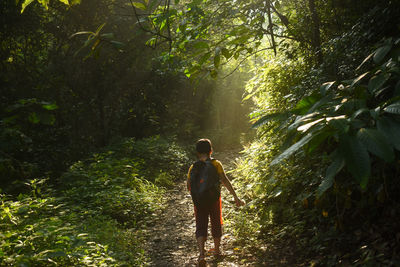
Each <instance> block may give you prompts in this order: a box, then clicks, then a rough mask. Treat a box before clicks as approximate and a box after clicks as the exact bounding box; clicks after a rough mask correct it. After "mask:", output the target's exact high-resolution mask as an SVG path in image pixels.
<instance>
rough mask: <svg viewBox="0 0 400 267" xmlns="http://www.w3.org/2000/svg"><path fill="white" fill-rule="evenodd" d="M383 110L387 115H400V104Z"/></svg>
mask: <svg viewBox="0 0 400 267" xmlns="http://www.w3.org/2000/svg"><path fill="white" fill-rule="evenodd" d="M383 110H384V111H385V112H387V113H393V114H400V102H397V103H394V104H391V105H389V106H387V107H386V108H384V109H383Z"/></svg>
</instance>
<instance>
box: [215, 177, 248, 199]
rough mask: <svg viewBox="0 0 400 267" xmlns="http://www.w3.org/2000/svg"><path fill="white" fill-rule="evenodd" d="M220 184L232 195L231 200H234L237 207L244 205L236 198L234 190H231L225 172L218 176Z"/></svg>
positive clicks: (231, 187)
mask: <svg viewBox="0 0 400 267" xmlns="http://www.w3.org/2000/svg"><path fill="white" fill-rule="evenodd" d="M219 176H220V179H221V183H222V184H223V185H224V186H225V187H226V189H228V191H229V193H231V194H232V195H233V198H234V199H235V203H236V206H237V207H240V206H243V205H244V204H245V203H244V202H243V201H242V200H240V199H239V198H238V196H237V195H236V192H235V189H233V186H232V184H231V181H229V179H228V177H227V176H226V174H225V172H222V173H220V174H219Z"/></svg>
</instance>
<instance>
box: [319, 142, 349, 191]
mask: <svg viewBox="0 0 400 267" xmlns="http://www.w3.org/2000/svg"><path fill="white" fill-rule="evenodd" d="M331 157H333V162H332V163H331V164H330V165H329V167H328V168H327V169H326V174H325V177H324V178H323V179H322V182H321V184H320V185H319V187H318V189H317V196H318V197H320V196H321V195H322V194H323V193H324V192H325V191H326V190H328V189H329V188H331V186H332V185H333V181H334V178H335V176H336V174H338V173H339V172H340V171H341V170H342V169H343V167H344V163H345V160H344V157H343V155H342V154H340V153H339V150H338V149H337V150H335V151H334V152H333V153H332V156H331Z"/></svg>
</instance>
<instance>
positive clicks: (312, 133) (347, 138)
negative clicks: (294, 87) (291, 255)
mask: <svg viewBox="0 0 400 267" xmlns="http://www.w3.org/2000/svg"><path fill="white" fill-rule="evenodd" d="M399 42H400V39H397V40H393V39H387V40H386V41H385V42H384V43H383V45H382V46H380V47H379V48H378V49H376V50H375V51H374V52H373V53H372V54H371V56H369V57H368V58H371V57H373V58H374V61H375V62H379V63H380V64H379V65H378V66H376V67H373V68H372V69H371V70H369V71H367V72H365V73H364V74H362V75H359V76H358V77H356V78H353V79H351V80H346V81H343V82H341V83H340V82H331V83H328V85H329V86H326V85H327V83H325V84H323V85H322V86H321V88H322V90H319V89H318V90H315V92H313V93H312V94H311V95H310V96H307V97H305V98H303V99H301V100H300V101H299V102H298V104H297V105H296V106H295V107H294V108H293V109H292V110H291V111H290V113H291V114H293V115H292V119H290V120H289V121H285V122H284V124H283V125H280V126H279V127H281V128H282V127H285V128H287V129H288V131H289V132H288V135H289V136H290V138H291V139H293V136H295V139H297V140H298V139H300V140H298V141H297V142H296V143H295V144H293V145H292V146H290V147H289V148H288V149H286V150H285V151H284V152H282V154H280V155H279V156H278V157H277V158H276V159H274V160H273V161H272V162H271V164H272V165H273V164H276V163H279V162H281V161H282V160H284V159H286V158H288V157H289V156H290V155H292V154H294V153H295V152H297V151H298V150H299V149H301V148H303V147H306V146H308V151H315V149H317V148H318V147H319V146H326V145H328V147H332V149H331V151H332V150H333V148H334V147H337V149H336V150H334V153H335V161H338V162H342V161H343V160H344V162H345V167H346V168H347V170H348V171H349V172H350V173H351V174H352V176H353V177H354V179H356V181H357V182H358V183H359V184H360V185H361V187H362V188H364V189H365V188H366V186H367V183H368V179H369V176H370V165H371V164H373V161H372V162H371V161H370V155H369V153H371V154H373V155H375V156H377V157H378V158H380V159H382V160H384V161H386V162H388V163H391V162H393V161H394V159H395V154H394V149H395V148H396V147H395V146H394V145H393V142H396V141H392V140H391V139H388V140H387V139H386V138H385V132H384V131H381V130H380V129H379V128H377V125H378V122H379V121H380V120H382V119H383V120H385V121H390V124H392V125H394V127H398V126H397V124H398V120H399V118H397V117H396V114H398V113H397V105H398V104H397V101H398V99H399V98H400V95H398V94H397V92H396V91H395V86H396V84H397V83H398V81H399V80H400V76H399V75H398V72H396V69H398V68H399V59H398V56H397V53H398V52H397V51H398V49H400V48H399V47H398V46H396V44H398V43H399ZM388 47H389V48H390V49H387V48H388ZM392 47H393V48H392ZM382 48H384V49H383V50H382ZM376 55H378V57H377V60H375V56H376ZM384 59H385V60H384ZM378 60H379V61H378ZM367 77H370V78H369V79H368V80H366V79H367ZM377 80H379V81H377ZM333 84H338V86H337V87H332V85H333ZM335 88H336V89H335ZM388 113H391V114H394V115H391V116H389V114H388ZM271 118H274V117H272V115H270V114H268V115H267V116H265V117H262V118H261V119H260V121H261V122H263V123H264V122H265V121H267V120H269V119H271ZM275 118H277V117H276V116H275ZM261 122H258V123H257V125H261ZM288 122H289V123H288ZM399 127H400V125H399ZM381 129H382V128H381ZM367 151H368V152H369V153H368V152H367ZM328 152H329V149H328ZM331 173H332V171H331V170H330V171H329V175H331ZM331 179H332V178H331V177H327V178H326V180H331ZM327 184H331V185H332V183H330V182H329V183H325V184H324V186H323V188H324V189H325V190H326V189H328V188H327ZM320 193H321V190H320Z"/></svg>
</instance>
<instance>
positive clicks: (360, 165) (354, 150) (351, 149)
mask: <svg viewBox="0 0 400 267" xmlns="http://www.w3.org/2000/svg"><path fill="white" fill-rule="evenodd" d="M339 145H340V146H339V149H340V153H341V154H342V155H343V156H344V158H345V162H346V168H347V170H348V171H349V172H350V173H351V175H352V176H353V178H354V179H355V180H356V181H357V182H358V183H359V184H360V186H361V187H362V188H363V189H365V188H366V187H367V184H368V179H369V176H370V174H371V161H370V158H369V155H368V151H367V149H366V148H365V147H364V146H363V145H362V144H361V142H360V141H359V140H358V139H357V137H356V136H352V135H347V134H342V135H340V136H339Z"/></svg>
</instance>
